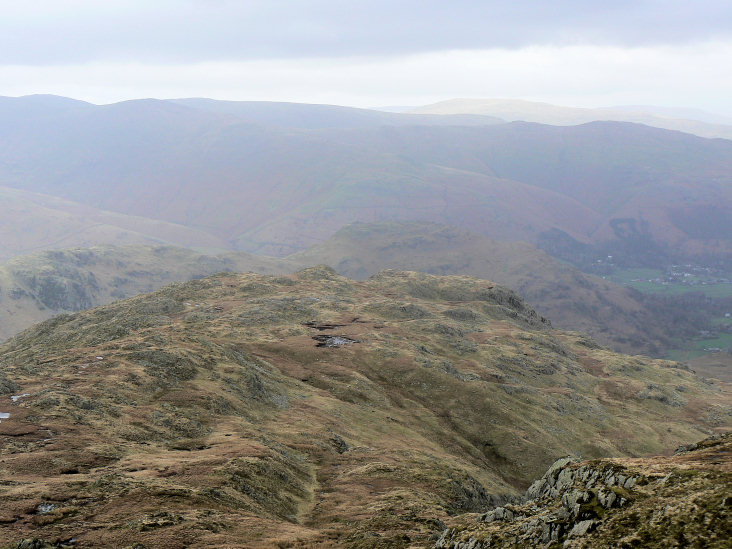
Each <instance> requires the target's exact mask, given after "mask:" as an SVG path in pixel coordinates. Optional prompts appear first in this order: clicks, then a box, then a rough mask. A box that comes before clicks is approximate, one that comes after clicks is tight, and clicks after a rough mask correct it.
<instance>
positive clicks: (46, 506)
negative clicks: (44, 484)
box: [38, 503, 56, 515]
mask: <svg viewBox="0 0 732 549" xmlns="http://www.w3.org/2000/svg"><path fill="white" fill-rule="evenodd" d="M54 509H56V506H55V505H54V504H53V503H41V504H39V505H38V512H39V513H40V514H41V515H45V514H47V513H50V512H51V511H53V510H54Z"/></svg>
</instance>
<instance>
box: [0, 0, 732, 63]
mask: <svg viewBox="0 0 732 549" xmlns="http://www.w3.org/2000/svg"><path fill="white" fill-rule="evenodd" d="M28 4H29V8H27V11H22V8H20V10H21V11H19V8H14V9H13V12H12V13H11V14H10V16H7V17H3V14H2V10H4V8H1V7H0V64H31V65H33V64H36V65H51V64H68V63H86V62H94V61H110V60H113V61H133V62H152V63H183V62H186V63H189V62H197V61H230V60H252V59H271V58H277V57H280V58H293V57H294V58H297V57H334V56H354V55H395V54H409V53H418V52H426V51H436V50H445V49H482V48H492V47H503V48H519V47H522V46H527V45H534V44H547V43H553V44H575V43H577V44H587V43H594V44H604V45H607V44H612V45H619V46H635V45H648V44H676V43H683V42H689V41H701V40H708V39H714V38H729V37H730V36H731V35H732V2H729V0H705V1H704V2H698V3H693V2H689V1H683V0H665V1H661V0H645V1H643V0H641V1H626V0H616V1H612V0H609V1H608V2H605V3H599V2H598V3H595V2H588V1H587V0H569V1H567V0H558V1H554V2H552V1H548V0H543V1H539V0H526V1H514V2H510V1H507V0H502V1H495V0H491V1H464V0H457V1H450V2H448V1H444V0H443V1H436V0H421V1H400V0H390V1H386V0H371V1H368V2H364V1H361V0H352V1H345V0H308V1H301V0H290V1H286V0H270V1H243V2H242V1H230V0H209V1H203V0H200V1H171V0H164V1H157V2H155V1H153V0H149V1H147V2H140V1H139V0H129V1H127V2H111V3H107V2H97V1H94V2H85V1H78V0H77V1H75V2H69V3H68V6H69V7H68V9H66V10H58V8H57V6H58V5H59V3H58V2H56V3H55V4H54V3H49V4H47V5H54V6H56V8H55V9H54V11H53V13H52V14H47V13H44V12H43V8H40V9H37V11H31V8H32V7H35V4H32V3H28ZM21 5H22V4H21ZM0 6H1V5H0Z"/></svg>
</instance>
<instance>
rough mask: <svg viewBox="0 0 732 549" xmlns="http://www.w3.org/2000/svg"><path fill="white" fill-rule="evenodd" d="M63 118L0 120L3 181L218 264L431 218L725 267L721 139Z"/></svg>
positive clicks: (135, 116) (606, 126)
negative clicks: (173, 238) (190, 237)
mask: <svg viewBox="0 0 732 549" xmlns="http://www.w3.org/2000/svg"><path fill="white" fill-rule="evenodd" d="M28 101H29V107H28V109H30V110H31V111H33V109H36V108H37V105H36V103H37V102H38V98H32V99H29V100H28ZM2 102H3V101H0V103H2ZM56 102H58V100H56V99H54V101H52V103H56ZM62 103H63V105H64V106H63V108H59V110H58V114H57V115H56V116H50V115H49V116H48V117H47V118H46V119H43V118H42V120H45V121H44V122H43V123H38V122H37V120H38V119H33V120H35V121H32V120H31V118H32V117H31V118H29V119H28V120H27V121H26V122H25V123H21V124H18V123H16V121H14V122H12V123H11V122H9V121H8V119H2V118H1V117H0V135H1V136H2V137H1V138H0V183H2V184H3V185H4V186H8V187H14V188H19V189H23V190H30V191H34V192H42V193H47V194H50V195H53V196H56V197H61V198H64V199H67V200H73V201H76V202H81V203H84V204H86V205H89V206H93V207H95V208H100V209H104V210H112V211H115V212H119V213H122V214H125V215H135V216H139V217H146V218H151V219H157V220H163V221H166V222H169V223H174V224H177V225H183V226H185V227H188V228H190V229H193V230H195V231H197V232H205V233H207V234H208V235H210V236H211V237H212V238H213V239H214V240H216V241H218V242H222V241H223V242H225V244H224V247H227V248H230V249H239V250H245V251H250V252H258V253H266V254H269V255H281V256H284V255H288V254H290V253H292V252H295V251H299V250H302V249H304V248H307V247H309V246H311V245H313V244H317V243H319V242H322V241H324V240H326V239H327V238H328V237H329V236H331V235H332V234H333V233H334V232H335V231H336V230H338V229H339V228H340V227H341V226H343V225H345V224H347V223H351V222H354V221H366V222H382V221H425V220H428V221H436V222H440V223H444V224H447V225H455V226H460V227H462V228H464V229H469V230H471V231H474V232H479V233H481V234H484V235H487V236H490V237H493V238H500V239H504V240H528V241H531V242H538V240H539V238H540V235H542V234H552V233H550V232H549V231H551V230H554V229H556V230H559V231H561V232H562V234H567V235H569V236H570V237H572V238H573V239H575V240H576V241H577V242H580V243H588V242H592V243H600V242H608V241H617V242H622V243H624V244H625V247H624V248H623V249H626V250H628V253H629V254H630V255H631V256H632V255H633V254H635V255H636V256H639V257H643V256H644V254H645V255H647V249H648V247H649V246H650V245H655V246H660V247H661V248H663V249H666V250H672V251H677V252H678V253H679V254H680V255H682V256H684V255H686V256H694V255H700V254H708V255H714V256H719V257H725V256H730V255H731V254H732V239H730V238H729V235H727V234H726V232H725V231H724V230H723V229H724V228H725V226H728V224H727V225H725V218H726V216H725V212H726V211H729V210H730V209H732V190H731V189H732V185H730V181H732V141H727V140H721V139H714V140H710V139H703V138H699V137H696V136H692V135H689V134H683V133H679V132H670V131H667V130H661V129H657V128H650V127H647V126H642V125H637V124H630V123H623V122H593V123H590V124H585V125H581V126H571V127H556V126H546V125H539V124H531V123H519V122H514V123H510V124H492V125H479V126H452V125H448V126H435V125H412V124H410V125H404V126H402V125H393V124H392V125H389V124H386V125H384V124H383V123H382V122H378V124H377V125H374V126H370V127H358V124H360V122H358V119H359V117H363V116H369V117H371V116H373V115H372V114H368V115H364V113H362V112H360V111H357V112H356V113H355V114H354V113H352V112H351V111H350V110H346V111H342V110H338V109H337V108H336V111H337V112H338V113H339V114H338V116H340V117H342V118H343V120H344V121H343V122H337V123H338V124H341V125H343V126H346V125H347V124H348V123H350V122H348V120H351V119H349V117H351V116H353V117H354V118H352V120H355V122H353V124H356V126H357V127H334V128H329V129H302V128H299V129H298V128H285V127H275V126H265V125H257V124H252V123H248V122H244V121H243V119H242V118H238V117H237V116H236V115H234V114H232V113H231V112H226V111H227V110H230V109H232V108H234V107H237V108H238V106H237V105H236V104H235V105H233V106H232V105H223V106H222V105H218V104H217V103H213V105H218V107H217V108H219V107H220V110H221V111H223V112H211V108H208V107H207V108H208V110H202V109H199V108H192V107H187V106H183V105H179V104H174V103H171V102H166V101H156V100H142V101H129V102H124V103H119V104H115V105H108V106H103V107H97V106H89V105H88V104H82V105H81V106H80V110H79V111H78V113H77V112H76V111H74V113H71V111H70V110H69V106H68V105H67V104H66V103H65V102H62ZM12 104H13V105H14V109H15V110H14V111H13V112H16V113H17V112H18V110H22V108H23V107H22V105H23V102H22V101H20V103H18V101H17V100H13V101H12ZM207 104H209V102H207ZM72 105H76V104H75V103H72ZM280 107H281V106H278V105H277V104H269V106H268V108H273V109H275V110H276V109H279V108H280ZM257 108H259V107H257ZM309 108H310V107H309V106H305V107H300V106H292V105H289V106H287V107H286V108H285V111H287V110H288V109H295V110H300V111H302V110H303V109H304V111H307V110H308V109H309ZM323 108H325V109H326V110H327V109H329V108H330V107H323ZM44 109H46V110H47V109H48V105H46V106H44ZM74 109H76V106H74ZM72 110H73V109H72ZM0 112H2V109H0ZM34 112H35V111H34ZM44 112H46V111H44ZM382 114H387V115H390V114H389V113H382ZM278 116H279V115H278ZM282 116H284V115H282ZM378 116H381V115H378ZM316 118H317V117H316ZM3 120H4V121H3ZM334 123H335V122H334ZM699 220H705V222H704V223H699V222H698V221H699ZM621 251H622V250H621ZM622 253H625V252H622ZM0 255H1V254H0Z"/></svg>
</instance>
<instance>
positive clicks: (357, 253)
mask: <svg viewBox="0 0 732 549" xmlns="http://www.w3.org/2000/svg"><path fill="white" fill-rule="evenodd" d="M289 259H292V260H294V261H297V262H299V263H301V264H303V265H316V264H320V263H324V264H327V265H330V266H331V267H333V268H334V269H335V270H336V271H338V272H339V273H340V274H342V275H344V276H348V277H352V278H365V277H368V276H371V275H373V274H375V273H377V272H378V271H380V270H383V269H398V270H410V271H422V272H427V273H431V274H439V275H448V274H462V275H469V276H474V277H478V278H482V279H485V280H494V281H496V282H498V283H499V284H502V285H505V286H508V287H509V288H511V289H513V290H515V291H517V292H518V293H519V294H521V295H522V296H523V297H524V298H525V299H526V300H527V301H528V302H529V303H531V304H532V306H533V307H535V308H536V309H537V311H539V312H540V314H542V315H543V316H545V317H547V318H549V319H551V321H552V323H553V324H554V325H555V326H557V327H560V328H562V329H565V330H576V331H579V332H582V333H587V334H590V335H591V336H592V337H593V338H595V339H596V340H597V341H599V342H601V343H602V344H603V345H608V346H610V347H612V348H613V349H615V350H618V351H622V352H631V353H644V354H648V353H650V354H656V355H657V354H659V353H660V350H661V349H663V348H665V347H666V346H667V345H668V344H669V341H668V339H667V336H666V335H665V332H664V326H663V319H662V318H659V317H657V316H654V314H653V312H651V311H650V310H648V309H647V307H646V306H645V305H644V304H643V303H641V302H640V301H639V300H638V299H637V298H636V297H635V295H634V294H633V293H632V292H631V291H629V290H627V289H626V288H621V287H619V286H616V285H614V284H612V283H610V282H608V281H606V280H602V279H601V278H599V277H595V276H590V275H586V274H584V273H581V272H580V271H578V270H577V269H575V268H574V267H571V266H569V265H566V264H563V263H560V262H558V261H557V260H555V259H552V258H551V257H550V256H548V255H547V254H546V253H544V252H542V251H540V250H538V249H536V248H535V247H534V246H532V245H531V244H528V243H526V242H499V241H496V240H492V239H490V238H487V237H484V236H482V235H478V234H474V233H469V232H467V231H462V230H459V229H454V228H449V227H444V226H441V225H436V224H430V223H411V224H409V223H384V224H354V225H350V226H348V227H345V228H343V229H341V230H340V231H338V232H337V233H336V234H335V235H334V236H333V237H332V238H330V239H329V240H328V241H326V242H324V243H323V244H319V245H316V246H313V247H311V248H309V249H307V250H305V251H303V252H299V253H297V254H294V255H292V256H290V258H289Z"/></svg>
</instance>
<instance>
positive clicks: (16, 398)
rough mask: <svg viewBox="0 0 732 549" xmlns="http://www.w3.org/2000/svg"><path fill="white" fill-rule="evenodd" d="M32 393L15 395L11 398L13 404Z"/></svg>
mask: <svg viewBox="0 0 732 549" xmlns="http://www.w3.org/2000/svg"><path fill="white" fill-rule="evenodd" d="M29 396H30V393H23V394H22V395H13V396H11V397H10V400H12V401H13V402H18V401H19V400H20V399H21V398H25V397H29Z"/></svg>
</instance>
